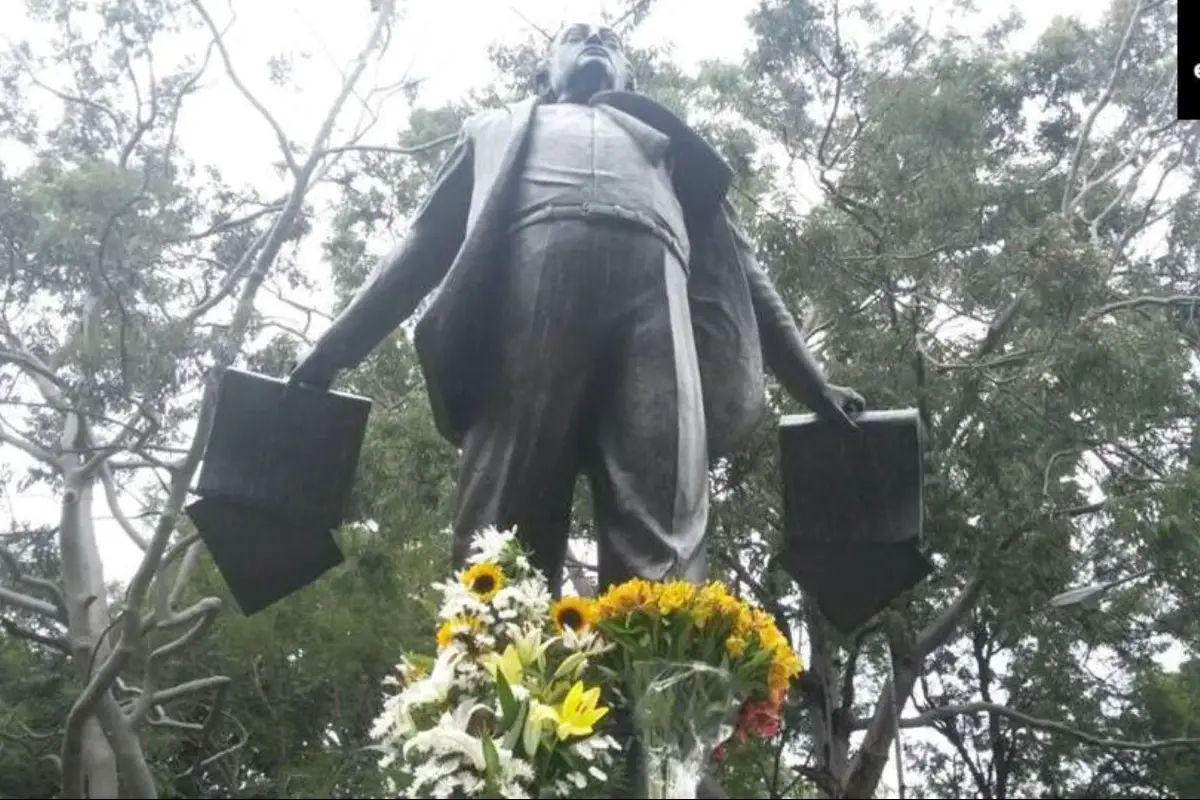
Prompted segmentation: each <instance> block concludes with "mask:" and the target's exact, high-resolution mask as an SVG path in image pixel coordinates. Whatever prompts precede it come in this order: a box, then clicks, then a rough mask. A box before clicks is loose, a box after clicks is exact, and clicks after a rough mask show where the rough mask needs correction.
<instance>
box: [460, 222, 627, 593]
mask: <svg viewBox="0 0 1200 800" xmlns="http://www.w3.org/2000/svg"><path fill="white" fill-rule="evenodd" d="M595 243H596V235H595V233H594V231H593V230H592V228H591V227H590V226H589V225H588V224H587V223H585V222H582V221H573V220H558V221H554V222H547V223H542V224H537V225H532V226H529V227H526V228H523V229H522V230H520V231H518V232H516V233H515V234H514V235H513V240H512V245H511V246H512V250H511V255H512V257H511V260H510V262H509V267H508V271H507V273H506V281H505V286H504V289H503V293H502V294H501V295H500V296H498V297H497V298H496V300H495V313H496V315H497V316H496V319H495V320H494V328H492V330H494V331H495V333H496V336H497V337H498V342H497V346H498V351H499V359H500V361H499V363H498V364H496V368H495V369H494V370H493V371H492V373H491V374H492V376H493V377H492V378H491V379H490V380H489V381H488V385H487V388H486V390H485V392H484V393H483V395H482V402H481V404H480V406H479V411H478V413H477V414H476V418H475V420H474V424H473V425H472V426H471V428H470V430H468V432H467V435H466V437H465V439H464V441H463V447H462V462H461V467H460V472H459V504H458V512H457V515H456V519H455V524H454V555H455V561H456V563H457V564H459V565H461V563H462V561H463V560H464V559H465V557H466V555H467V551H468V548H469V545H470V540H471V537H472V536H473V535H474V533H475V532H476V531H478V530H479V529H480V528H483V527H486V526H488V525H496V526H498V527H500V528H502V529H504V528H508V527H510V526H516V528H517V532H518V535H519V536H520V538H521V540H522V542H523V543H524V544H525V546H526V547H527V548H529V549H530V550H531V551H532V552H531V560H532V562H533V564H534V566H536V567H538V568H539V569H541V570H542V571H543V572H544V573H545V575H546V578H547V580H548V581H549V583H550V586H551V588H552V589H553V590H554V591H556V592H557V590H558V587H559V583H560V581H561V574H562V565H563V560H564V557H565V555H566V545H567V531H568V527H569V524H570V513H571V501H572V496H573V494H574V488H575V478H576V475H577V472H578V466H579V464H578V451H579V447H578V444H579V441H578V431H579V425H578V420H579V418H580V406H581V404H582V402H583V398H584V396H585V394H586V386H587V383H588V381H589V379H590V374H591V365H592V364H593V363H594V361H595V352H596V350H597V348H598V344H599V341H600V335H601V331H602V328H603V317H604V314H603V313H602V307H598V306H597V303H596V298H595V293H596V291H597V286H596V283H597V276H596V275H595V274H594V272H595V271H594V270H593V269H592V267H593V264H592V263H590V259H591V256H592V251H593V249H594V247H595Z"/></svg>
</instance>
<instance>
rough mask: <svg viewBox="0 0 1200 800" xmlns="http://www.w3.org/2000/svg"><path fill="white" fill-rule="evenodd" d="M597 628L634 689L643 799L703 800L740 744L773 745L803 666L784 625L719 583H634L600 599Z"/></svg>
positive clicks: (629, 700)
mask: <svg viewBox="0 0 1200 800" xmlns="http://www.w3.org/2000/svg"><path fill="white" fill-rule="evenodd" d="M593 620H594V622H593V624H594V627H595V629H596V630H597V631H599V633H600V635H601V636H602V637H603V639H604V640H605V641H606V642H609V643H611V644H614V645H615V647H613V648H611V649H610V650H607V651H606V652H605V653H604V654H603V656H602V667H603V668H605V669H607V670H609V671H611V672H612V673H614V677H615V678H616V679H617V680H618V681H619V683H620V685H622V686H624V687H625V691H626V692H627V695H626V700H625V702H626V704H627V705H629V706H630V707H631V708H632V711H633V719H634V726H635V730H636V738H637V742H638V747H639V749H640V755H641V758H640V762H641V765H640V766H641V770H640V771H641V782H642V786H641V787H640V788H641V793H640V794H639V795H638V796H639V797H646V798H667V797H695V796H696V790H697V786H698V784H699V781H700V778H701V776H702V775H703V774H704V768H705V766H706V763H707V761H708V760H709V758H711V757H712V756H713V755H714V754H718V755H719V754H720V753H721V752H722V751H723V749H724V748H725V747H726V746H727V744H728V743H729V742H730V741H737V742H744V741H746V740H747V739H748V738H750V737H752V736H753V737H764V738H769V737H771V736H774V735H775V734H777V733H778V732H779V728H778V725H777V724H776V725H775V726H773V727H772V726H764V725H761V724H758V723H759V721H760V720H761V719H762V718H764V716H772V717H773V718H774V719H775V720H776V722H777V721H778V718H779V716H778V715H779V710H780V707H781V706H782V704H783V702H784V700H785V698H786V695H787V690H788V686H789V685H790V683H791V680H792V679H793V678H794V677H795V676H796V675H798V674H799V673H800V671H801V669H802V666H801V662H800V659H799V657H798V656H797V655H796V654H795V652H793V650H792V648H791V645H790V644H789V643H788V642H787V640H786V638H785V637H784V636H783V634H782V633H780V631H779V629H778V627H777V626H776V625H775V620H774V618H773V617H772V616H771V615H770V614H767V613H766V612H764V611H762V610H761V609H756V608H752V607H751V606H748V605H747V604H745V603H744V602H743V601H741V600H739V599H737V598H736V597H734V596H733V595H731V594H730V593H729V592H728V591H727V590H726V588H725V586H724V585H723V584H721V583H719V582H710V583H708V584H706V585H704V586H695V585H693V584H690V583H687V582H684V581H670V582H663V583H655V582H651V581H644V580H638V579H634V580H631V581H627V582H626V583H623V584H620V585H618V586H615V587H613V588H612V589H610V590H609V591H608V592H606V593H605V594H604V595H603V596H601V597H600V598H599V600H597V602H596V603H595V607H594V611H593Z"/></svg>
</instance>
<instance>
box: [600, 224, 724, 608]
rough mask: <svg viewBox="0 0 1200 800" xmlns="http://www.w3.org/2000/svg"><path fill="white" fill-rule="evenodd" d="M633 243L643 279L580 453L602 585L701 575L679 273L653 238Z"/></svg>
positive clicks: (702, 449) (689, 361) (702, 483)
mask: <svg viewBox="0 0 1200 800" xmlns="http://www.w3.org/2000/svg"><path fill="white" fill-rule="evenodd" d="M642 242H643V249H644V250H646V251H647V252H646V254H645V255H644V256H643V257H644V259H645V261H646V263H645V267H644V275H643V284H644V285H643V286H642V287H641V289H640V291H639V292H638V293H637V295H636V298H635V302H634V303H633V304H632V307H631V308H630V309H629V313H628V314H627V315H626V316H625V317H624V319H623V320H622V325H623V330H622V331H621V332H620V336H619V338H618V340H617V342H616V344H615V347H614V351H613V353H612V355H611V358H610V359H609V360H608V365H607V366H608V369H607V372H606V376H605V377H606V378H607V380H606V381H605V383H606V385H605V386H604V389H603V394H602V396H601V398H600V401H599V402H598V404H597V416H596V424H595V429H594V433H593V438H592V447H591V448H590V452H589V459H588V461H589V463H588V473H589V477H590V479H591V482H592V491H593V495H594V500H595V505H596V528H597V539H598V543H597V544H598V555H599V569H600V576H599V577H600V583H601V585H602V586H609V585H611V584H613V583H615V582H619V581H622V580H626V579H628V578H631V577H641V578H647V579H651V580H661V579H664V578H684V579H687V580H695V581H702V580H704V578H705V577H706V574H707V557H706V552H705V546H704V538H705V526H706V524H707V522H708V453H707V441H706V436H705V427H704V400H703V396H702V393H701V386H700V371H699V367H698V364H697V361H696V346H695V342H694V341H693V339H692V323H691V315H690V312H689V307H688V297H687V274H686V272H685V271H684V269H683V267H682V265H680V264H679V262H678V261H677V260H676V259H675V257H674V256H673V255H671V253H670V251H669V250H668V249H667V248H666V247H665V246H663V245H662V244H661V243H659V242H658V240H656V239H654V238H652V237H649V236H647V237H645V238H644V239H643V240H642Z"/></svg>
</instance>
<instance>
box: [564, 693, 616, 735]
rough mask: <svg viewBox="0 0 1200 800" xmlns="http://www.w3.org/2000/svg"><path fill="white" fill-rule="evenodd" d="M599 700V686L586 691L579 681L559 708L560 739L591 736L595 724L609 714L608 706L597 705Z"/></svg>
mask: <svg viewBox="0 0 1200 800" xmlns="http://www.w3.org/2000/svg"><path fill="white" fill-rule="evenodd" d="M599 700H600V687H599V686H594V687H592V688H591V689H587V690H584V688H583V681H577V682H576V683H575V685H574V686H572V687H571V691H569V692H567V696H566V698H565V699H563V701H562V705H561V706H559V708H558V731H557V733H558V738H559V739H566V738H567V737H569V736H587V735H588V734H590V733H591V732H592V728H593V727H594V726H595V724H596V723H597V722H599V721H600V720H601V719H603V718H604V715H605V714H607V713H608V707H607V706H598V705H596V704H597V702H598V701H599Z"/></svg>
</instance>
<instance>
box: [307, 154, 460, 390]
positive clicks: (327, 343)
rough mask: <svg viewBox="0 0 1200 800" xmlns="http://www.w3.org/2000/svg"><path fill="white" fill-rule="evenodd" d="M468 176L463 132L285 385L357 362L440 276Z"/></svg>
mask: <svg viewBox="0 0 1200 800" xmlns="http://www.w3.org/2000/svg"><path fill="white" fill-rule="evenodd" d="M473 179H474V175H473V168H472V148H471V139H470V137H469V136H468V135H467V134H466V133H465V132H464V133H463V134H461V135H460V136H459V138H458V141H457V142H456V143H455V145H454V148H453V150H451V152H450V155H449V156H448V157H447V158H446V160H445V161H444V162H443V163H442V166H441V168H440V169H439V170H438V172H437V175H436V176H435V177H434V180H433V187H432V188H431V189H430V191H429V193H428V194H427V195H426V197H425V199H424V201H423V202H422V203H421V206H420V207H419V208H418V209H417V212H416V214H415V215H414V217H413V223H412V226H411V228H410V230H409V234H408V236H407V237H405V239H404V241H402V242H401V243H400V244H399V245H397V246H396V248H395V249H393V250H392V251H391V252H390V253H388V254H387V255H386V256H384V257H383V259H382V260H380V262H379V264H378V265H377V266H376V267H375V270H374V271H373V272H372V273H371V276H370V277H369V278H368V279H367V281H366V283H364V284H363V286H362V288H360V289H359V290H358V292H357V294H355V296H354V299H353V300H351V301H350V304H349V305H347V306H346V309H345V310H344V311H342V313H341V314H339V315H338V316H337V319H335V320H334V321H333V324H332V325H330V327H329V330H327V331H326V332H325V333H324V335H322V336H321V338H320V339H319V340H318V341H317V342H316V344H314V345H313V347H312V349H311V350H310V351H309V352H308V353H307V354H306V355H305V356H304V358H303V359H301V361H300V363H299V364H297V366H296V368H295V370H293V372H292V375H291V378H290V381H291V382H292V383H303V384H307V385H311V386H320V387H324V388H328V386H329V385H330V384H331V383H332V382H333V378H334V376H335V375H336V374H337V373H338V372H339V371H341V370H345V369H352V368H354V367H355V366H357V365H358V364H359V362H361V361H362V360H363V359H364V358H366V357H367V354H369V353H370V352H371V351H372V350H374V349H375V347H376V346H377V345H378V344H379V343H380V342H381V341H383V340H384V339H385V338H386V337H387V336H388V334H390V333H391V332H392V331H393V330H395V329H396V328H397V327H398V326H399V325H400V324H401V323H402V322H404V320H406V319H408V317H409V316H410V315H411V314H412V313H413V311H414V310H416V308H417V306H418V305H419V304H420V302H421V300H422V299H424V297H425V296H426V295H427V294H429V292H430V291H432V290H433V288H434V287H435V286H437V285H438V284H439V283H440V282H441V280H442V278H444V277H445V276H446V272H447V271H448V270H449V269H450V265H451V264H452V263H454V258H455V256H457V255H458V251H459V248H460V247H461V246H462V242H463V239H464V237H465V236H466V228H467V216H468V213H469V211H470V206H471V189H472V183H473Z"/></svg>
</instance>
